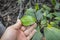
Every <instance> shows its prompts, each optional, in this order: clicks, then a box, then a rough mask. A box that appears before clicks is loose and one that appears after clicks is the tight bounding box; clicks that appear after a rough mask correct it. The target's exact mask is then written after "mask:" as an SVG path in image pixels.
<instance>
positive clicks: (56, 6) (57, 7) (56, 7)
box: [55, 2, 60, 10]
mask: <svg viewBox="0 0 60 40" xmlns="http://www.w3.org/2000/svg"><path fill="white" fill-rule="evenodd" d="M59 7H60V3H58V2H57V3H56V5H55V9H56V10H58V9H59Z"/></svg>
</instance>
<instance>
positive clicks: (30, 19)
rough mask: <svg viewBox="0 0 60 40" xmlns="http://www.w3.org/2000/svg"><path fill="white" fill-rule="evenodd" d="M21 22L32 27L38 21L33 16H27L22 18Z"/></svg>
mask: <svg viewBox="0 0 60 40" xmlns="http://www.w3.org/2000/svg"><path fill="white" fill-rule="evenodd" d="M21 22H22V24H23V25H24V26H30V25H32V24H34V23H35V22H36V19H35V18H34V17H32V16H29V15H25V16H23V17H22V18H21Z"/></svg>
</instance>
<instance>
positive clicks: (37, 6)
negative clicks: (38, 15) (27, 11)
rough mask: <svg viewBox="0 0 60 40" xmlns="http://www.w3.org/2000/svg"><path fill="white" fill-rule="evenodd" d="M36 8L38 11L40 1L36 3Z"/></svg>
mask: <svg viewBox="0 0 60 40" xmlns="http://www.w3.org/2000/svg"><path fill="white" fill-rule="evenodd" d="M35 10H36V11H37V10H39V5H38V3H36V4H35Z"/></svg>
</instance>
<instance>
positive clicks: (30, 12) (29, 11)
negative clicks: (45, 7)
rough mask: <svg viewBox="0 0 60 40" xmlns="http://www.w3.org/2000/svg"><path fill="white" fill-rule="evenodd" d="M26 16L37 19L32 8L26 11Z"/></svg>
mask: <svg viewBox="0 0 60 40" xmlns="http://www.w3.org/2000/svg"><path fill="white" fill-rule="evenodd" d="M25 15H30V16H33V17H35V10H34V9H32V8H29V9H27V10H26V11H25Z"/></svg>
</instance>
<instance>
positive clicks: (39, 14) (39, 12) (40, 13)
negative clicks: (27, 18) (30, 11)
mask: <svg viewBox="0 0 60 40" xmlns="http://www.w3.org/2000/svg"><path fill="white" fill-rule="evenodd" d="M36 17H37V20H38V21H40V19H41V18H42V17H43V13H42V11H41V10H38V11H37V13H36Z"/></svg>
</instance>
